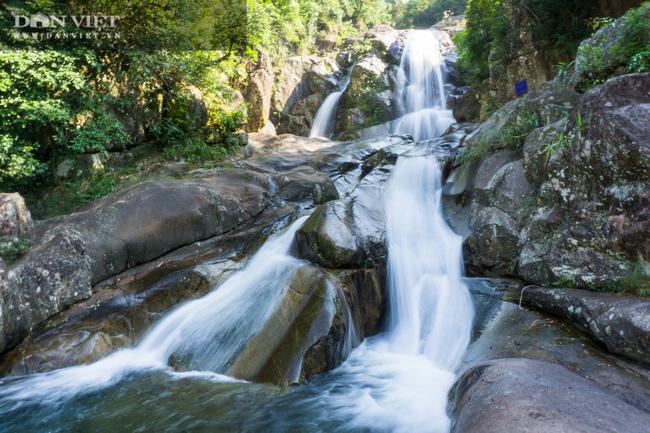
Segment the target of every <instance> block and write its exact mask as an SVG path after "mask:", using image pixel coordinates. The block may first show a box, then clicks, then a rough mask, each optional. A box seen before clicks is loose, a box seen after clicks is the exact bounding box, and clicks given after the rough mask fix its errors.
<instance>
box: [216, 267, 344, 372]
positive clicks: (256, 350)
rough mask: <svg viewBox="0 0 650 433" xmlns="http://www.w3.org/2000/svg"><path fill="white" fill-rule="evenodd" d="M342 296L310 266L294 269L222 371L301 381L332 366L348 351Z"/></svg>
mask: <svg viewBox="0 0 650 433" xmlns="http://www.w3.org/2000/svg"><path fill="white" fill-rule="evenodd" d="M344 311H345V299H344V298H342V297H341V292H340V289H339V288H338V287H337V285H336V284H335V283H333V282H332V280H331V279H330V277H329V276H328V275H327V274H325V273H324V272H323V271H321V270H319V269H318V268H316V267H315V266H311V265H304V266H301V267H299V268H298V269H297V270H295V271H294V273H293V275H292V277H291V279H290V283H289V287H288V289H287V291H286V292H285V294H284V296H283V298H282V299H281V300H280V301H279V302H278V304H277V306H276V307H275V310H274V311H273V313H272V314H271V316H270V317H269V318H268V320H267V322H266V323H265V325H264V327H263V328H262V329H261V331H260V332H259V333H258V334H257V335H255V336H254V337H253V338H251V339H250V340H249V341H248V342H247V343H246V345H245V346H244V348H243V349H242V350H241V352H240V353H238V354H237V355H236V356H235V357H234V359H233V360H232V362H231V363H229V364H230V367H229V368H228V370H227V372H226V373H227V374H228V375H231V376H234V377H239V378H243V379H248V380H255V381H258V382H272V383H278V384H283V383H284V384H286V383H295V382H300V381H304V380H306V379H308V378H310V377H312V376H313V375H315V374H318V373H321V372H323V371H327V370H330V369H333V368H335V367H336V366H337V365H339V364H340V363H341V362H342V360H343V359H344V358H345V357H346V356H347V353H346V352H347V350H349V349H346V346H347V347H350V345H351V342H350V341H347V339H346V338H347V337H346V336H347V335H348V329H349V327H350V326H353V324H352V323H350V322H349V321H348V319H347V317H348V316H347V315H345V313H344Z"/></svg>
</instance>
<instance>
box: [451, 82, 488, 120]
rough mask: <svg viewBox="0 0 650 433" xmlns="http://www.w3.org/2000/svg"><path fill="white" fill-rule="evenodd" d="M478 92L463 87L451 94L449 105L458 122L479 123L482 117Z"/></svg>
mask: <svg viewBox="0 0 650 433" xmlns="http://www.w3.org/2000/svg"><path fill="white" fill-rule="evenodd" d="M479 97H480V95H479V93H478V91H477V90H474V89H472V88H469V87H461V88H458V89H455V90H454V91H452V92H450V94H449V97H448V99H447V104H448V106H449V107H450V108H451V110H452V113H453V115H454V119H456V121H457V122H478V120H479V119H480V117H481V101H480V99H479Z"/></svg>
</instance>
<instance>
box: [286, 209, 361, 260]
mask: <svg viewBox="0 0 650 433" xmlns="http://www.w3.org/2000/svg"><path fill="white" fill-rule="evenodd" d="M296 245H297V248H298V254H299V255H300V257H303V258H305V259H307V260H310V261H312V262H314V263H318V264H320V265H322V266H326V267H329V268H347V267H354V266H360V265H361V264H362V263H363V262H364V259H365V253H364V250H363V245H362V243H361V240H360V239H359V237H358V236H357V235H356V234H355V233H354V228H353V227H352V209H351V207H350V206H349V205H348V204H347V203H346V202H344V201H340V200H335V201H331V202H329V203H325V204H323V205H321V206H320V207H318V208H317V209H316V210H315V211H314V213H313V214H312V215H311V216H310V217H309V219H308V220H307V221H306V222H305V224H304V225H303V226H302V228H301V229H300V230H298V232H297V233H296Z"/></svg>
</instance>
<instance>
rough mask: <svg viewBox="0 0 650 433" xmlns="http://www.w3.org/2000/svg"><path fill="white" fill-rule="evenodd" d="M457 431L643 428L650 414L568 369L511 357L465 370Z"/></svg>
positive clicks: (635, 432)
mask: <svg viewBox="0 0 650 433" xmlns="http://www.w3.org/2000/svg"><path fill="white" fill-rule="evenodd" d="M452 394H453V395H454V415H455V422H454V426H453V428H452V432H454V433H497V432H504V431H508V432H512V433H519V432H521V433H524V432H526V433H555V432H557V433H561V432H575V433H604V432H608V433H618V432H628V433H641V432H645V431H647V428H648V425H650V415H649V414H648V413H647V412H644V411H642V410H639V409H637V408H635V407H634V406H632V405H630V404H628V403H626V402H624V401H623V400H621V399H619V398H617V397H616V396H614V395H613V394H610V393H608V392H607V391H605V390H604V389H603V388H600V387H599V386H597V385H596V384H594V383H593V382H591V381H589V380H587V379H584V378H582V377H580V376H578V375H577V374H575V373H573V372H571V371H569V370H568V369H566V368H564V367H562V366H559V365H556V364H550V363H547V362H543V361H536V360H531V359H524V358H510V359H500V360H494V361H488V362H485V363H481V364H478V365H475V366H473V367H472V368H470V369H469V370H468V371H466V372H465V373H464V374H463V375H462V376H461V378H460V379H459V380H458V382H457V384H456V385H455V387H454V389H453V391H452Z"/></svg>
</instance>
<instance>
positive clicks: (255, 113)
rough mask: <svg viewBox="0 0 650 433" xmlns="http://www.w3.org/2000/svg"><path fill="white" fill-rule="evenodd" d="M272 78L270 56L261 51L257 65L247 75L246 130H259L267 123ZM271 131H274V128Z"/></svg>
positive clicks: (271, 92) (269, 111)
mask: <svg viewBox="0 0 650 433" xmlns="http://www.w3.org/2000/svg"><path fill="white" fill-rule="evenodd" d="M274 78H275V75H274V73H273V65H272V64H271V58H270V57H269V55H268V54H267V53H266V52H264V51H261V52H260V53H259V61H258V64H257V67H256V69H255V70H254V71H253V72H252V73H251V75H250V76H249V77H248V87H247V88H246V97H245V99H246V102H247V103H248V119H247V123H246V130H247V131H260V130H262V129H263V128H264V127H265V126H266V125H267V124H269V117H270V115H271V96H272V94H273V80H274ZM271 125H272V124H271ZM273 131H274V133H275V128H274V129H273Z"/></svg>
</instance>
